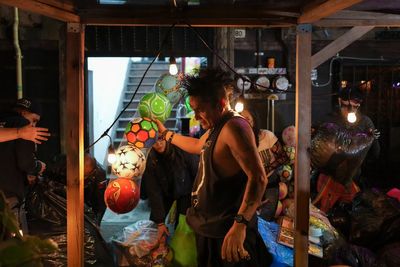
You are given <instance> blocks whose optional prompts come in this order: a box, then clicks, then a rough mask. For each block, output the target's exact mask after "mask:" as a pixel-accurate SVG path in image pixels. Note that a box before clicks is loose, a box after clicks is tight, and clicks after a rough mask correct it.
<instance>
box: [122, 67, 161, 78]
mask: <svg viewBox="0 0 400 267" xmlns="http://www.w3.org/2000/svg"><path fill="white" fill-rule="evenodd" d="M145 71H146V70H145V69H130V70H129V75H130V76H133V75H135V76H140V77H142V76H143V74H144V72H145ZM167 72H168V67H166V68H164V69H158V70H152V69H149V70H148V71H147V73H146V77H153V76H157V77H160V76H161V75H163V74H164V73H167Z"/></svg>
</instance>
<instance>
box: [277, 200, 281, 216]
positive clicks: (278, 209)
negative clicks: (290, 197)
mask: <svg viewBox="0 0 400 267" xmlns="http://www.w3.org/2000/svg"><path fill="white" fill-rule="evenodd" d="M281 213H282V202H281V201H280V200H278V204H277V205H276V210H275V218H278V217H279V215H281Z"/></svg>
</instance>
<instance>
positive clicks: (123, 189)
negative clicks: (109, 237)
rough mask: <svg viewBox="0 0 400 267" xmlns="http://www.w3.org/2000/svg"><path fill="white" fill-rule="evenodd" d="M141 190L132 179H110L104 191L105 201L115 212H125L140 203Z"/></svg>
mask: <svg viewBox="0 0 400 267" xmlns="http://www.w3.org/2000/svg"><path fill="white" fill-rule="evenodd" d="M139 198H140V190H139V187H138V185H137V184H136V183H135V182H134V181H133V180H130V179H126V178H118V179H115V180H112V181H110V183H108V186H107V188H106V190H105V192H104V202H105V203H106V205H107V207H108V208H109V209H110V210H112V211H113V212H115V213H118V214H123V213H127V212H130V211H131V210H133V209H134V208H135V207H136V206H137V204H138V203H139Z"/></svg>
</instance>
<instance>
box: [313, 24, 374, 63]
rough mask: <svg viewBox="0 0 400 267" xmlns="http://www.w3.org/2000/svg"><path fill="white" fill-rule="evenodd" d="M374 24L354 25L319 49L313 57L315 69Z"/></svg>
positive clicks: (370, 28)
mask: <svg viewBox="0 0 400 267" xmlns="http://www.w3.org/2000/svg"><path fill="white" fill-rule="evenodd" d="M373 28H374V26H357V27H353V28H352V29H351V30H349V31H348V32H346V33H345V34H343V35H342V36H340V37H339V38H337V39H336V40H335V41H333V42H331V43H330V44H329V45H327V46H326V47H324V48H323V49H321V50H320V51H318V52H317V53H316V54H314V55H313V56H312V57H311V68H313V69H315V68H316V67H318V66H319V65H321V64H322V63H324V62H325V61H327V60H328V59H329V58H331V57H333V56H334V55H336V53H338V52H339V51H341V50H342V49H344V48H345V47H347V46H348V45H350V44H351V43H353V42H354V41H356V40H358V39H359V38H360V37H361V36H363V35H364V34H366V33H367V32H369V31H370V30H372V29H373Z"/></svg>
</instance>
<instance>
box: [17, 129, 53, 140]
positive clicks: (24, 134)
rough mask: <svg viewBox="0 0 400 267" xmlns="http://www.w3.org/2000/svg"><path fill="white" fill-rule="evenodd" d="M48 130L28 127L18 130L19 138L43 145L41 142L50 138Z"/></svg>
mask: <svg viewBox="0 0 400 267" xmlns="http://www.w3.org/2000/svg"><path fill="white" fill-rule="evenodd" d="M48 131H49V129H47V128H40V127H32V126H31V125H26V126H24V127H22V128H20V129H18V137H19V138H22V139H25V140H29V141H32V142H35V143H36V144H41V143H42V142H41V141H47V140H48V138H47V137H49V136H50V133H49V132H48Z"/></svg>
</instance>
